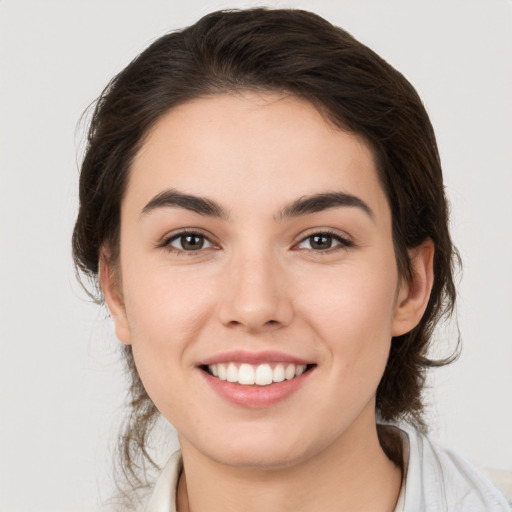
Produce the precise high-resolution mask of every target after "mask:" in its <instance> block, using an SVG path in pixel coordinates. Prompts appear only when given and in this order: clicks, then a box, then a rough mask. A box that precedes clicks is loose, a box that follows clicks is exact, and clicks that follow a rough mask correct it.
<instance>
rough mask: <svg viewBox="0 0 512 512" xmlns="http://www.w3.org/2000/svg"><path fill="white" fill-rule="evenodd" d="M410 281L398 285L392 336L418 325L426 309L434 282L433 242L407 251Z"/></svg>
mask: <svg viewBox="0 0 512 512" xmlns="http://www.w3.org/2000/svg"><path fill="white" fill-rule="evenodd" d="M409 259H410V261H411V280H410V281H408V280H406V279H405V278H403V279H402V282H401V283H400V288H399V290H398V297H397V302H396V307H395V314H394V317H393V327H392V335H393V336H401V335H402V334H405V333H407V332H409V331H410V330H412V329H414V327H416V326H417V325H418V323H419V322H420V320H421V317H422V316H423V313H424V312H425V309H426V308H427V304H428V300H429V298H430V291H431V290H432V284H433V282H434V242H432V240H430V239H427V240H425V241H424V242H422V243H421V244H420V245H418V247H415V248H414V249H411V250H410V251H409Z"/></svg>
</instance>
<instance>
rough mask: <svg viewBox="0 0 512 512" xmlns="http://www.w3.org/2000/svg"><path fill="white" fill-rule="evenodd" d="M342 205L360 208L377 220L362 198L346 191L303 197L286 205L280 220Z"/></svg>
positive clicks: (279, 217)
mask: <svg viewBox="0 0 512 512" xmlns="http://www.w3.org/2000/svg"><path fill="white" fill-rule="evenodd" d="M340 207H345V208H359V209H361V210H362V211H363V212H364V213H366V214H367V215H368V216H369V217H370V218H371V219H372V220H375V214H374V212H373V210H372V209H371V208H370V207H369V206H368V205H367V204H366V203H365V202H364V201H363V200H362V199H360V198H359V197H357V196H353V195H351V194H347V193H345V192H326V193H320V194H315V195H312V196H304V197H301V198H299V199H297V200H296V201H293V202H292V203H290V204H289V205H287V206H285V207H284V208H283V209H282V210H281V212H280V214H279V216H278V220H283V219H285V218H288V217H298V216H299V215H307V214H309V213H317V212H321V211H324V210H329V209H331V208H340Z"/></svg>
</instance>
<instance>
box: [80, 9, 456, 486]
mask: <svg viewBox="0 0 512 512" xmlns="http://www.w3.org/2000/svg"><path fill="white" fill-rule="evenodd" d="M246 90H261V91H281V92H285V93H288V94H291V95H295V96H298V97H300V98H303V99H305V100H306V101H308V102H310V103H311V104H313V105H314V106H315V107H316V108H317V109H318V110H319V111H320V112H321V113H322V114H323V115H324V116H326V118H327V119H328V120H329V121H330V122H332V123H334V124H335V125H336V126H338V127H340V128H343V129H348V130H349V131H351V132H354V133H356V134H359V135H361V136H363V137H364V138H365V140H366V141H367V142H368V143H369V145H370V146H371V148H372V149H373V152H374V154H375V157H376V161H377V167H378V173H379V178H380V180H381V183H382V186H383V188H384V190H385V192H386V195H387V198H388V201H389V204H390V207H391V212H392V229H393V240H394V246H395V253H396V259H397V265H398V269H399V272H400V275H401V276H404V277H405V278H410V265H409V260H408V253H407V250H408V249H410V248H413V247H416V246H418V245H419V244H420V243H421V242H423V241H424V240H425V239H427V238H430V239H431V240H432V241H433V242H434V244H435V256H434V274H435V279H434V284H433V289H432V293H431V296H430V300H429V303H428V306H427V309H426V311H425V314H424V316H423V318H422V320H421V321H420V323H419V324H418V326H417V327H416V328H414V329H413V330H412V331H411V332H409V333H407V334H404V335H403V336H399V337H396V338H394V339H393V340H392V345H391V352H390V355H389V360H388V363H387V367H386V370H385V373H384V376H383V377H382V380H381V382H380V384H379V387H378V390H377V399H376V400H377V409H378V412H379V413H380V415H381V417H383V418H384V419H385V420H397V419H400V418H402V417H407V418H409V419H410V420H412V421H413V422H415V423H416V425H419V426H423V425H424V423H423V420H422V409H423V404H422V398H421V397H422V389H423V386H424V380H425V370H426V369H427V368H428V367H431V366H437V365H440V364H444V363H446V362H448V361H447V360H445V361H433V360H431V359H429V357H428V355H427V351H428V348H429V343H430V340H431V337H432V333H433V329H434V327H435V326H436V324H437V323H438V321H439V319H440V318H441V317H442V316H443V315H445V314H448V315H449V314H451V312H452V310H453V307H454V301H455V286H454V280H453V266H454V261H455V260H456V259H457V253H456V251H455V248H454V247H453V245H452V242H451V240H450V234H449V230H448V208H447V202H446V198H445V195H444V188H443V179H442V172H441V165H440V160H439V154H438V150H437V146H436V141H435V136H434V131H433V129H432V126H431V124H430V121H429V118H428V115H427V113H426V111H425V108H424V107H423V104H422V102H421V99H420V98H419V96H418V94H417V93H416V91H415V90H414V88H413V87H412V86H411V84H410V83H409V82H408V81H407V80H406V79H405V78H404V77H403V76H402V75H401V74H400V73H399V72H398V71H396V70H395V69H394V68H393V67H392V66H390V65H389V64H388V63H387V62H385V61H384V60H383V59H382V58H380V57H379V56H378V55H377V54H375V53H374V52H373V51H372V50H370V49H369V48H367V47H366V46H364V45H363V44H361V43H360V42H358V41H357V40H355V39H354V38H353V37H352V36H351V35H350V34H348V33H347V32H345V31H344V30H342V29H340V28H338V27H335V26H333V25H331V24H330V23H328V22H327V21H325V20H324V19H322V18H321V17H319V16H317V15H315V14H313V13H310V12H305V11H301V10H281V9H279V10H266V9H259V8H258V9H250V10H241V11H219V12H214V13H211V14H209V15H207V16H205V17H203V18H202V19H200V20H199V21H198V22H197V23H196V24H195V25H193V26H191V27H188V28H186V29H184V30H181V31H178V32H173V33H170V34H167V35H165V36H163V37H161V38H160V39H158V40H157V41H155V42H154V43H153V44H152V45H151V46H150V47H149V48H147V49H146V50H145V51H144V52H143V53H141V54H140V55H139V56H138V57H137V58H136V59H135V60H134V61H133V62H131V64H129V65H128V66H127V67H126V68H125V69H124V70H123V71H122V72H121V73H119V74H118V75H117V76H116V77H114V78H113V80H112V81H111V82H110V83H109V84H108V86H107V87H106V88H105V90H104V91H103V93H102V94H101V96H100V97H99V99H98V100H97V103H96V107H95V110H94V114H93V117H92V121H91V124H90V129H89V134H88V145H87V149H86V154H85V158H84V160H83V164H82V169H81V176H80V210H79V213H78V218H77V221H76V225H75V229H74V233H73V254H74V258H75V262H76V265H77V268H78V269H79V270H80V271H82V272H83V273H85V274H86V275H87V276H89V277H91V278H92V280H93V282H95V283H96V286H97V274H98V262H99V254H100V248H101V247H102V246H104V245H106V246H108V248H109V251H110V253H111V257H112V259H113V261H114V263H115V261H116V258H117V255H118V249H119V227H120V205H121V201H122V198H123V194H124V191H125V187H126V184H127V177H128V174H129V171H130V164H131V162H132V160H133V157H134V155H135V154H136V153H137V151H138V149H139V148H140V146H141V144H142V142H143V140H144V136H145V135H146V134H147V133H148V130H149V129H150V128H151V126H153V124H154V123H155V122H156V121H157V120H158V119H159V118H160V117H161V116H162V115H163V114H164V113H165V112H167V111H168V110H169V109H172V108H173V107H175V106H177V105H179V104H182V103H184V102H186V101H188V100H191V99H193V98H197V97H199V96H205V95H211V94H217V93H225V92H228V93H229V92H235V91H246ZM98 291H99V290H98ZM99 295H100V296H101V293H100V294H99ZM125 355H126V360H127V362H128V368H129V371H130V375H131V388H130V392H131V413H130V415H129V418H128V420H127V423H126V427H125V430H124V433H123V436H122V437H121V440H120V442H121V448H122V449H121V456H122V459H123V461H124V466H123V467H124V468H125V469H126V471H127V475H128V476H130V475H131V476H132V477H134V478H135V479H136V478H137V474H136V471H135V466H136V465H137V462H136V461H140V460H142V459H144V457H146V458H147V459H149V456H148V455H147V452H146V451H145V450H146V440H147V435H148V433H149V431H150V429H151V426H152V425H153V424H154V422H155V419H156V417H157V410H156V408H155V406H154V404H153V403H152V401H151V399H150V398H149V396H148V395H147V393H146V391H145V390H144V387H143V385H142V382H141V381H140V378H139V376H138V374H137V371H136V368H135V364H134V361H133V357H132V352H131V347H126V348H125ZM139 483H140V481H139Z"/></svg>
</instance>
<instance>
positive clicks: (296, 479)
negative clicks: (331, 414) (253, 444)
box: [178, 421, 402, 512]
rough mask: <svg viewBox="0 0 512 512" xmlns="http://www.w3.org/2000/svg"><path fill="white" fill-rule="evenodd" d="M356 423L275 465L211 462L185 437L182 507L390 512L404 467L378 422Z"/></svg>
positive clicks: (227, 511) (194, 511)
mask: <svg viewBox="0 0 512 512" xmlns="http://www.w3.org/2000/svg"><path fill="white" fill-rule="evenodd" d="M356 427H357V428H352V429H351V430H350V431H349V432H345V433H344V435H343V436H342V437H340V438H339V439H338V440H337V441H336V442H335V443H334V444H333V445H331V446H329V447H328V449H326V450H324V451H322V452H321V453H319V454H316V455H315V456H314V457H310V458H307V459H306V460H302V461H300V462H298V463H295V464H293V465H291V466H288V467H285V468H280V469H271V470H269V469H254V468H251V469H246V468H240V467H232V466H228V465H225V464H222V463H219V462H217V461H213V460H211V459H209V458H208V457H205V456H204V455H203V454H201V453H199V452H197V451H195V450H194V448H193V447H192V446H190V445H188V444H187V442H186V441H184V440H182V452H183V460H184V468H185V469H184V474H183V475H182V477H181V479H180V482H179V485H178V511H179V512H221V511H222V512H231V511H233V512H234V511H239V510H244V511H247V512H253V511H254V512H256V511H258V512H259V511H261V510H265V511H267V512H278V511H279V512H283V511H296V510H300V511H301V512H313V511H314V512H316V511H318V510H322V511H324V512H331V511H332V512H334V511H336V512H340V511H345V510H347V511H348V510H350V511H351V512H356V511H361V512H362V511H368V510H372V511H374V512H392V511H393V510H394V508H395V505H396V501H397V499H398V495H399V492H400V487H401V480H402V476H401V470H400V469H399V468H398V467H397V466H395V465H394V464H393V463H392V462H391V461H390V460H389V459H388V458H387V456H386V455H385V453H384V452H383V450H382V448H381V446H380V443H379V440H378V436H377V429H376V425H375V421H373V423H372V424H367V425H366V429H361V425H360V424H358V425H356Z"/></svg>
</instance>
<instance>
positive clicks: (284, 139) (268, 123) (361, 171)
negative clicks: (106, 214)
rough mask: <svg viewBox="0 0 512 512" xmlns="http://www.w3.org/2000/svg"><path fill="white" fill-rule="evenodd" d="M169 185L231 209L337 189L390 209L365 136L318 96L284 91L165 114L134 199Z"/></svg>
mask: <svg viewBox="0 0 512 512" xmlns="http://www.w3.org/2000/svg"><path fill="white" fill-rule="evenodd" d="M169 188H173V189H174V188H177V189H179V190H182V191H184V192H186V193H191V194H200V195H202V196H207V197H212V198H214V199H215V200H216V201H217V202H220V203H222V204H223V205H226V206H227V208H229V209H236V208H237V207H238V206H240V208H242V209H243V208H248V207H249V206H251V207H252V208H253V211H254V208H256V209H257V211H262V208H265V209H269V211H270V209H271V208H272V207H274V209H277V208H279V207H280V205H282V204H284V203H286V202H289V201H292V200H295V199H296V198H297V197H301V196H304V195H311V194H315V193H325V192H327V191H333V190H335V191H337V192H338V191H339V192H346V193H351V194H355V195H358V196H362V198H363V199H364V200H366V201H371V202H373V203H375V204H374V206H375V209H376V210H380V209H383V210H386V209H387V201H386V198H385V195H384V192H383V190H382V187H381V186H380V182H379V179H378V176H377V172H376V165H375V160H374V156H373V153H372V150H371V148H370V146H369V145H368V144H367V143H366V142H365V141H364V140H363V138H362V137H359V136H358V135H356V134H353V133H350V132H347V131H342V130H340V129H339V128H336V127H334V126H333V125H332V124H330V123H329V122H328V121H326V119H325V117H324V116H322V115H321V114H320V113H319V111H318V110H317V109H316V108H315V107H314V106H312V105H311V104H310V103H308V102H306V101H303V100H301V99H299V98H296V97H293V96H284V95H282V94H277V93H275V94H274V93H272V94H270V93H265V94H257V93H245V94H219V95H212V96H207V97H203V98H199V99H195V100H193V101H190V102H187V103H185V104H182V105H180V106H178V107H176V108H174V109H172V110H171V111H169V112H167V113H166V114H165V115H163V116H162V117H161V118H160V119H159V120H158V122H157V123H156V124H155V125H154V126H153V128H152V130H151V131H150V132H149V133H148V135H147V137H146V138H145V141H144V143H143V145H142V147H141V149H140V150H139V152H138V153H137V155H136V157H135V159H134V162H133V165H132V168H131V175H130V180H129V184H128V191H127V201H130V202H133V201H132V199H137V200H138V202H139V205H138V206H139V207H140V208H143V206H144V205H143V204H142V203H143V201H144V200H146V201H147V200H149V199H150V198H151V197H153V196H154V195H156V194H158V193H160V192H162V191H163V190H165V189H169ZM134 196H136V197H134Z"/></svg>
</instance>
